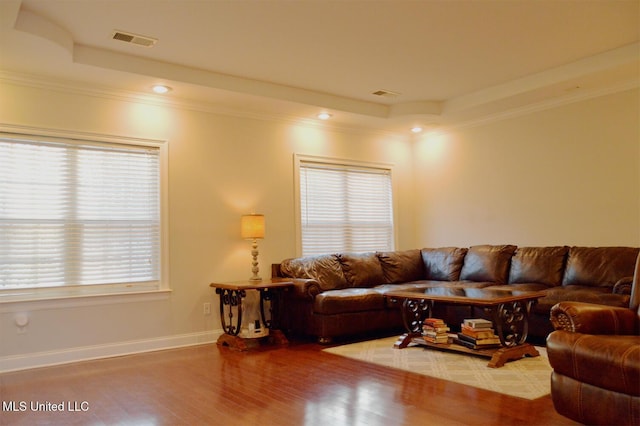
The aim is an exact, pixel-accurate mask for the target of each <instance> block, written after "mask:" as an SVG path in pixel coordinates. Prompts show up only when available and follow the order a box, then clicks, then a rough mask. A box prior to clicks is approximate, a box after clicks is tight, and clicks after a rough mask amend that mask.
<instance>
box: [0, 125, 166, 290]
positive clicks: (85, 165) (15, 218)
mask: <svg viewBox="0 0 640 426" xmlns="http://www.w3.org/2000/svg"><path fill="white" fill-rule="evenodd" d="M160 182H161V179H160V147H159V146H143V145H132V144H126V143H103V142H94V141H81V140H71V139H69V140H65V139H58V138H43V137H36V136H20V135H15V134H6V133H5V134H0V301H2V300H3V298H6V299H7V300H9V299H10V298H11V297H15V296H16V294H22V295H27V297H26V298H30V297H33V298H38V297H43V296H42V295H45V296H44V297H46V295H55V296H68V295H76V294H92V293H114V292H124V291H127V292H131V291H136V290H157V289H159V288H160V282H161V258H162V256H161V251H162V250H161V241H162V235H161V234H162V226H161V220H160V211H161V209H160V202H161V190H160ZM88 289H90V290H88Z"/></svg>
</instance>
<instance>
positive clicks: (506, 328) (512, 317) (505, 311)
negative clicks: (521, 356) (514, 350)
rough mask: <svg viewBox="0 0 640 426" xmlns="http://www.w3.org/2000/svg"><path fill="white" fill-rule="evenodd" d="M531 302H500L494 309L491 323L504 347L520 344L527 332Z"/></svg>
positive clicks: (525, 338)
mask: <svg viewBox="0 0 640 426" xmlns="http://www.w3.org/2000/svg"><path fill="white" fill-rule="evenodd" d="M530 309H531V302H523V301H517V302H511V303H501V304H499V305H498V307H497V309H496V310H495V311H494V319H493V323H494V325H495V327H496V334H497V335H498V337H500V343H502V346H505V347H512V346H517V345H522V344H523V343H524V342H525V341H526V340H527V334H528V333H529V310H530Z"/></svg>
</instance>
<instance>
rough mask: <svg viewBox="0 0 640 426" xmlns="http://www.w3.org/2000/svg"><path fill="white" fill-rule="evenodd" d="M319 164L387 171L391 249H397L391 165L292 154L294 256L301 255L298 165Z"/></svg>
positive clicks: (395, 188)
mask: <svg viewBox="0 0 640 426" xmlns="http://www.w3.org/2000/svg"><path fill="white" fill-rule="evenodd" d="M305 162H310V163H320V164H326V165H329V166H339V167H355V168H365V169H366V168H371V169H383V170H386V171H388V173H389V176H390V179H391V209H392V227H393V230H392V241H393V246H394V247H393V248H392V249H395V247H398V225H397V224H398V208H397V194H398V188H397V184H396V180H395V179H394V167H395V165H394V164H393V163H381V162H370V161H360V160H352V159H345V158H336V157H325V156H315V155H307V154H299V153H294V154H293V163H294V208H295V212H294V214H295V235H296V256H298V257H299V256H302V255H303V249H302V205H301V196H300V179H301V178H300V165H301V163H305Z"/></svg>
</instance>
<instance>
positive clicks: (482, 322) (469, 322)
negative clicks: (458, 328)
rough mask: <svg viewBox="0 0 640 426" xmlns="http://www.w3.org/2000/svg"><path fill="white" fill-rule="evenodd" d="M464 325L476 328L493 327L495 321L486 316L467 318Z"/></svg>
mask: <svg viewBox="0 0 640 426" xmlns="http://www.w3.org/2000/svg"><path fill="white" fill-rule="evenodd" d="M462 325H463V326H466V327H468V328H472V329H474V330H477V329H485V328H493V323H492V322H491V321H489V320H486V319H484V318H467V319H465V320H464V321H463V322H462Z"/></svg>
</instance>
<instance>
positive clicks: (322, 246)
mask: <svg viewBox="0 0 640 426" xmlns="http://www.w3.org/2000/svg"><path fill="white" fill-rule="evenodd" d="M296 158H297V160H296V162H297V170H298V174H299V209H300V215H299V217H300V234H301V235H300V239H301V253H302V255H303V256H310V255H316V254H323V253H336V252H366V251H375V250H381V251H382V250H393V248H394V228H393V208H392V206H393V197H392V185H391V168H390V167H385V166H368V165H361V164H357V163H350V162H334V161H327V160H322V159H314V158H309V157H296Z"/></svg>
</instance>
